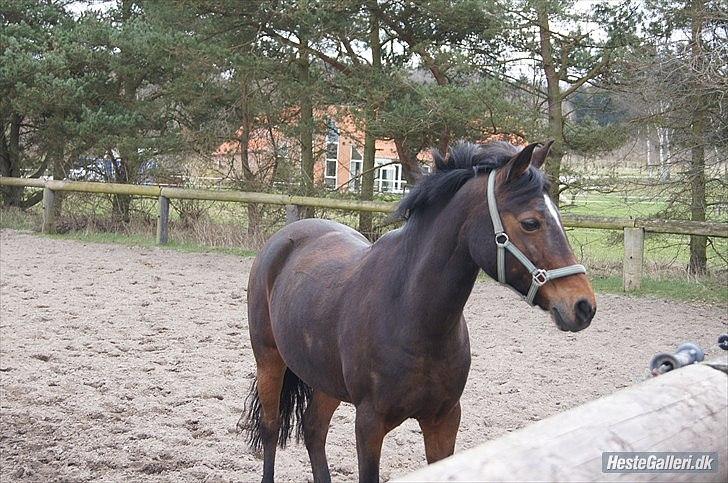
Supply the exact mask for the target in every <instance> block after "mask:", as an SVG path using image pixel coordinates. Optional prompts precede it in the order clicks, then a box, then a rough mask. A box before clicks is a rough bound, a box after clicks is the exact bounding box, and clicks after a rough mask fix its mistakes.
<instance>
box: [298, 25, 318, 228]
mask: <svg viewBox="0 0 728 483" xmlns="http://www.w3.org/2000/svg"><path fill="white" fill-rule="evenodd" d="M301 46H302V47H305V46H307V42H306V40H305V39H301ZM310 68H311V65H310V59H309V56H308V53H307V52H306V51H305V50H304V49H303V48H301V49H299V51H298V81H299V83H300V85H301V91H300V96H301V97H300V105H301V113H300V118H299V121H298V122H299V124H298V128H299V141H300V143H301V188H302V189H303V194H304V196H312V195H313V194H314V191H315V185H314V181H315V180H314V161H315V159H314V156H313V135H314V119H313V101H312V100H311V93H310V85H311V71H310ZM299 215H300V217H301V218H311V217H312V216H313V215H314V211H313V208H311V207H302V208H301V209H300V210H299Z"/></svg>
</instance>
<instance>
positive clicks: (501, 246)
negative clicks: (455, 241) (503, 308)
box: [487, 169, 586, 306]
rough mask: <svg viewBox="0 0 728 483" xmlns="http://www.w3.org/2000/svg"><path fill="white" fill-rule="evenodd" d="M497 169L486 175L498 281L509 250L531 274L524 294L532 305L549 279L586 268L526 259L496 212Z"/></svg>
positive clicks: (502, 273) (504, 277)
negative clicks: (552, 265)
mask: <svg viewBox="0 0 728 483" xmlns="http://www.w3.org/2000/svg"><path fill="white" fill-rule="evenodd" d="M496 171H497V170H495V169H494V170H491V172H490V174H489V175H488V193H487V199H488V211H489V212H490V219H491V220H492V221H493V231H494V232H495V244H496V247H497V250H498V252H497V266H498V282H500V283H503V284H505V283H506V250H508V251H509V252H511V255H513V256H514V257H515V258H516V260H518V261H519V262H521V265H523V266H524V267H525V268H526V270H527V271H528V273H530V274H531V287H530V288H529V289H528V294H527V295H526V296H525V300H526V302H528V305H531V306H533V300H534V299H535V298H536V293H537V292H538V289H539V288H540V287H541V286H542V285H544V284H545V283H546V282H548V281H549V280H553V279H556V278H562V277H568V276H569V275H576V274H579V273H586V268H584V266H583V265H579V264H575V265H569V266H567V267H562V268H555V269H552V270H544V269H542V268H538V267H536V265H534V264H533V262H531V260H529V259H528V257H527V256H526V255H525V254H524V253H523V252H522V251H521V250H519V249H518V247H517V246H515V245H514V244H513V243H512V242H511V240H510V239H509V238H508V235H507V234H506V232H505V230H504V229H503V222H502V221H501V218H500V215H499V214H498V204H497V203H496V199H495V177H496Z"/></svg>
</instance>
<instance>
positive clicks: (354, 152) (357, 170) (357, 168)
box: [349, 145, 364, 191]
mask: <svg viewBox="0 0 728 483" xmlns="http://www.w3.org/2000/svg"><path fill="white" fill-rule="evenodd" d="M363 166H364V157H363V156H362V154H361V151H359V148H357V147H356V146H353V145H352V146H351V164H350V165H349V179H350V180H353V181H352V182H351V183H349V191H359V190H360V189H361V172H362V169H363Z"/></svg>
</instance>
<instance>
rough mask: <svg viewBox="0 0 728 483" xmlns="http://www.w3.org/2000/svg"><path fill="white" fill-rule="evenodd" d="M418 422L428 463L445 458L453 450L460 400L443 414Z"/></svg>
mask: <svg viewBox="0 0 728 483" xmlns="http://www.w3.org/2000/svg"><path fill="white" fill-rule="evenodd" d="M418 422H419V423H420V428H421V429H422V436H423V437H424V439H425V456H426V457H427V463H428V464H432V463H434V462H435V461H439V460H441V459H443V458H447V457H448V456H451V455H452V454H453V452H455V438H456V437H457V435H458V428H459V427H460V401H458V402H457V403H456V404H455V406H453V407H452V409H451V410H450V411H449V412H448V413H447V414H445V415H444V416H441V417H439V418H434V419H429V420H420V421H418Z"/></svg>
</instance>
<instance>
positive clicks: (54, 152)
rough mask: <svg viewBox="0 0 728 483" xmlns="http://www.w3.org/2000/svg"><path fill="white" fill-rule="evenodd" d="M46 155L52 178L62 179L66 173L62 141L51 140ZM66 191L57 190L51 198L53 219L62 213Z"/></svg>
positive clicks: (66, 165) (66, 166) (56, 218)
mask: <svg viewBox="0 0 728 483" xmlns="http://www.w3.org/2000/svg"><path fill="white" fill-rule="evenodd" d="M46 156H48V157H49V159H50V164H51V167H52V171H53V179H64V178H65V177H66V175H67V174H68V168H69V166H68V164H67V163H66V160H65V145H64V143H63V141H56V142H53V143H52V145H50V146H49V147H48V153H47V154H46ZM66 194H67V193H64V192H61V191H58V192H56V194H55V197H54V198H53V217H54V219H55V220H58V219H60V217H61V214H62V213H63V200H64V198H65V197H66Z"/></svg>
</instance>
